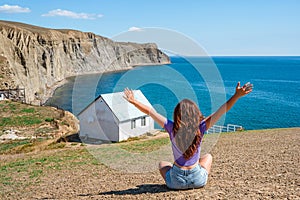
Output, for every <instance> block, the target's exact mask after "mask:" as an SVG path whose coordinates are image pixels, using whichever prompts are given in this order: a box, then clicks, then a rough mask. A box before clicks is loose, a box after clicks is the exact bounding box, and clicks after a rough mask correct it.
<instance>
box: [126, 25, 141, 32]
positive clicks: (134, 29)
mask: <svg viewBox="0 0 300 200" xmlns="http://www.w3.org/2000/svg"><path fill="white" fill-rule="evenodd" d="M128 31H143V29H142V28H139V27H135V26H133V27H130V28H129V29H128Z"/></svg>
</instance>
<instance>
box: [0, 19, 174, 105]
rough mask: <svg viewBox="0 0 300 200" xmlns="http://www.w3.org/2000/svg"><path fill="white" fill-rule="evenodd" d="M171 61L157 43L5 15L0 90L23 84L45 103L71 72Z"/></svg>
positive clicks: (33, 99) (0, 27) (30, 96)
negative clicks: (122, 39) (50, 26)
mask: <svg viewBox="0 0 300 200" xmlns="http://www.w3.org/2000/svg"><path fill="white" fill-rule="evenodd" d="M166 63H170V60H169V57H168V56H167V55H165V54H164V53H162V52H161V51H160V50H159V49H158V48H157V46H156V45H155V44H153V43H148V44H136V43H122V42H114V41H112V40H110V39H108V38H105V37H101V36H98V35H95V34H93V33H85V32H80V31H75V30H56V29H47V28H42V27H36V26H31V25H27V24H21V23H17V22H7V21H1V20H0V70H1V71H0V89H8V88H15V87H20V88H22V87H24V88H25V89H26V102H28V103H32V104H40V103H43V102H44V101H45V100H46V99H47V98H48V97H49V94H50V93H51V92H52V91H53V89H54V88H55V87H57V85H59V84H58V83H59V82H61V81H62V80H64V79H65V78H66V77H69V76H74V75H79V74H86V73H100V72H108V71H116V70H125V69H130V68H131V67H133V66H136V65H149V64H166Z"/></svg>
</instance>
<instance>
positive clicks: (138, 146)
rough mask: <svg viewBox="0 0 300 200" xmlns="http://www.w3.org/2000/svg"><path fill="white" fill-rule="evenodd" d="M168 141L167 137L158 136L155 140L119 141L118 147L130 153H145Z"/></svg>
mask: <svg viewBox="0 0 300 200" xmlns="http://www.w3.org/2000/svg"><path fill="white" fill-rule="evenodd" d="M169 143H170V139H169V138H159V139H155V140H145V141H136V142H130V143H120V148H122V149H124V150H126V151H129V152H132V153H146V152H151V151H155V150H157V149H158V148H160V147H161V146H163V145H167V144H169Z"/></svg>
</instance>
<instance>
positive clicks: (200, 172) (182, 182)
mask: <svg viewBox="0 0 300 200" xmlns="http://www.w3.org/2000/svg"><path fill="white" fill-rule="evenodd" d="M207 179H208V173H207V171H206V169H204V168H203V167H201V165H196V166H195V167H194V168H192V169H181V168H180V167H178V166H176V165H173V167H172V168H171V169H170V170H169V171H167V173H166V184H167V187H168V188H170V189H190V188H200V187H204V186H205V185H206V183H207Z"/></svg>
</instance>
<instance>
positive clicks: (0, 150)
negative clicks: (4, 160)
mask: <svg viewBox="0 0 300 200" xmlns="http://www.w3.org/2000/svg"><path fill="white" fill-rule="evenodd" d="M28 143H30V140H21V141H11V142H8V143H3V144H0V154H4V153H5V152H8V151H9V150H11V149H13V148H15V147H17V146H21V145H25V144H28Z"/></svg>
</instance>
